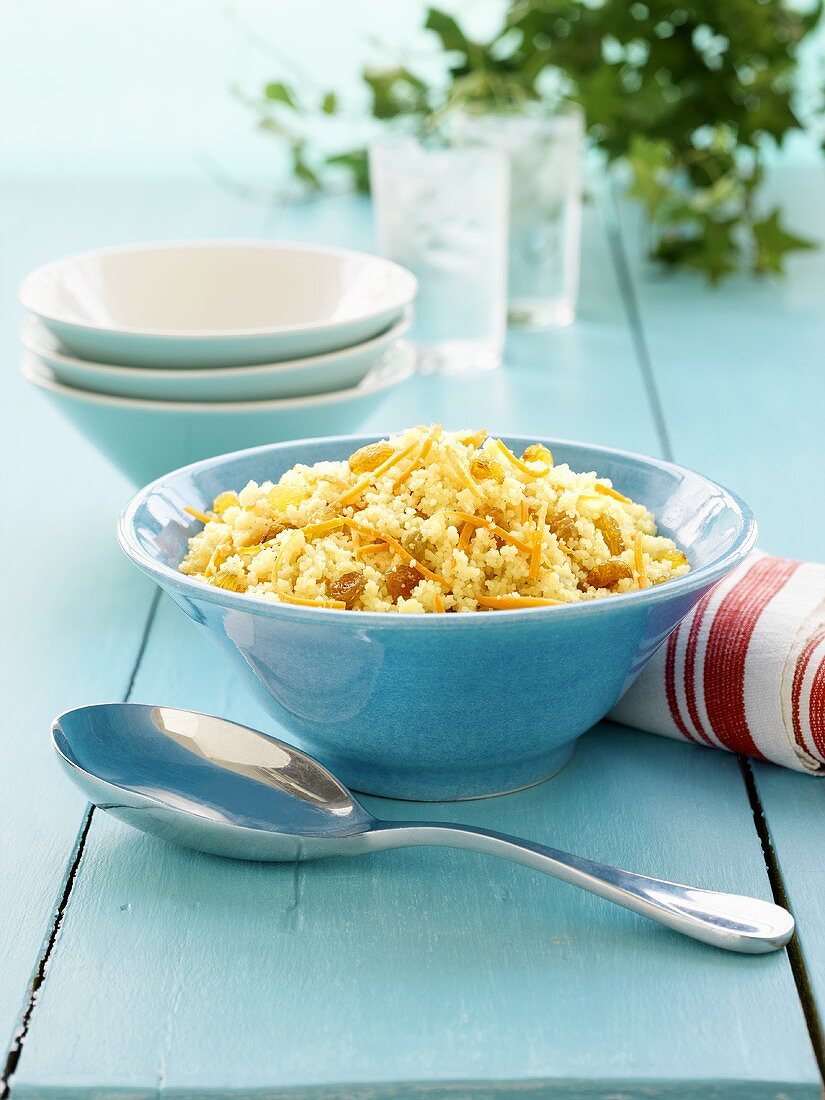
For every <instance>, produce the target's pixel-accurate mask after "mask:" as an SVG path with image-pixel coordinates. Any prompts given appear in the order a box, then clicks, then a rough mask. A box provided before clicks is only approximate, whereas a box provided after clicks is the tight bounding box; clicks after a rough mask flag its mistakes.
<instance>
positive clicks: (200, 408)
mask: <svg viewBox="0 0 825 1100" xmlns="http://www.w3.org/2000/svg"><path fill="white" fill-rule="evenodd" d="M389 355H390V361H389V362H388V363H385V364H383V365H382V366H380V367H379V368H377V369H373V371H372V372H370V374H367V375H366V377H364V378H363V379H362V380H361V381H360V382H359V383H358V385H357V386H350V387H349V388H348V389H344V390H328V391H327V392H326V393H319V394H310V395H309V396H307V397H271V398H267V399H266V400H265V401H160V400H159V401H150V400H148V399H147V398H143V397H115V396H113V395H112V394H107V393H97V392H96V391H94V390H81V389H77V387H75V386H67V385H66V384H65V382H59V381H58V380H57V379H56V378H55V377H54V371H52V370H50V368H49V367H47V366H40V365H39V364H38V365H35V361H36V358H37V357H36V356H34V355H32V354H31V352H27V353H26V354H25V355H24V356H23V358H22V360H21V362H20V371H21V373H22V375H23V377H24V378H25V379H26V381H27V382H31V384H32V385H34V386H38V387H39V388H40V389H42V390H51V391H52V392H53V393H59V394H62V395H63V396H65V397H68V398H69V399H70V400H74V401H81V402H87V403H89V404H93V405H111V406H115V407H116V408H125V409H148V410H151V411H152V412H160V413H164V412H169V413H180V412H198V413H209V414H215V415H218V414H220V413H225V412H245V411H249V412H253V411H257V410H260V409H299V408H306V407H307V406H310V405H331V404H340V403H341V402H344V401H354V400H356V399H358V398H361V397H367V396H369V395H370V394H373V393H380V392H381V391H382V390H386V389H389V388H390V387H391V386H396V385H398V384H399V383H400V382H404V381H406V379H408V378H409V377H410V376H411V375H413V374H414V373H415V365H416V355H415V349H414V348H413V346H412V344H410V343H408V342H407V341H406V340H399V341H398V343H397V344H396V345H395V347H394V348H392V349H391V351H390V352H389Z"/></svg>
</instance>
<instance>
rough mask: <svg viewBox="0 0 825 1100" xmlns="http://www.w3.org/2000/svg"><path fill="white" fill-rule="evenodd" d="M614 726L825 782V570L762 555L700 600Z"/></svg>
mask: <svg viewBox="0 0 825 1100" xmlns="http://www.w3.org/2000/svg"><path fill="white" fill-rule="evenodd" d="M610 717H611V718H613V719H615V720H616V721H617V722H622V723H624V724H625V725H628V726H635V727H637V728H638V729H643V730H648V731H649V732H651V733H659V734H663V735H664V736H665V737H675V738H678V739H681V740H684V741H693V742H695V743H696V744H698V745H709V746H711V747H712V748H717V749H727V750H728V751H729V752H738V753H744V754H745V755H746V756H755V757H757V758H758V759H760V760H771V761H773V763H775V764H782V765H783V766H784V767H786V768H794V769H795V770H796V771H800V772H808V773H810V774H815V775H825V565H816V564H812V563H809V562H796V561H788V560H787V559H785V558H772V557H769V556H768V555H767V554H763V553H761V551H758V550H757V551H755V552H754V553H753V554H752V555H751V556H750V557H749V558H747V560H746V561H744V562H743V563H742V565H740V566H739V568H738V569H736V570H735V571H734V572H733V573H732V574H731V575H730V576H729V577H727V578H726V579H725V580H723V581H721V582H720V583H719V584H718V585H716V586H715V587H714V588H713V589H711V591H710V592H708V593H707V594H706V595H705V596H703V597H702V599H701V600H700V601H699V603H698V604H697V605H696V607H695V608H694V609H693V611H692V612H691V613H690V614H689V615H688V616H687V618H686V619H684V621H683V622H682V623H681V624H680V625H679V626H678V627H677V628H676V630H674V632H673V633H672V634H671V635H670V637H669V638H668V640H667V642H665V644H664V645H663V646H661V648H660V649H659V650H658V651H657V653H656V654H655V655H654V656H653V658H652V659H651V661H650V663H649V664H648V665H646V666H645V668H644V670H643V671H642V673H641V675H640V676H639V678H638V680H637V681H636V682H635V684H634V685H633V687H631V689H630V691H629V692H628V693H627V695H625V696H624V698H622V699H621V700H620V702H619V704H618V706H616V707H615V708H614V710H613V711H612V712H611V714H610Z"/></svg>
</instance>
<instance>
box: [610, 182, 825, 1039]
mask: <svg viewBox="0 0 825 1100" xmlns="http://www.w3.org/2000/svg"><path fill="white" fill-rule="evenodd" d="M765 201H766V208H768V207H770V205H772V204H773V203H777V204H780V205H782V206H783V208H784V210H785V212H786V217H787V220H788V224H789V226H790V227H791V229H792V230H793V231H796V232H799V233H804V234H806V235H808V236H813V237H814V238H816V239H817V240H818V241H819V242H820V244H821V245H823V244H825V175H824V174H823V173H822V171H821V169H820V168H817V167H813V168H809V169H793V170H791V169H780V170H777V171H776V172H775V173H774V175H773V176H772V178H771V179H770V180H769V181H768V190H767V194H766V197H765ZM622 213H623V214H624V213H625V210H624V209H623V210H622ZM624 229H625V232H624V245H625V248H626V250H627V254H628V257H629V259H630V267H631V269H632V272H633V290H634V293H635V295H636V299H637V301H638V304H639V310H640V315H641V322H642V338H643V341H644V344H645V345H646V347H647V349H648V350H649V355H650V361H651V364H652V367H653V372H654V376H655V382H656V386H657V387H658V390H659V394H660V395H661V400H662V403H663V408H664V412H665V417H666V421H667V426H668V430H669V432H670V435H671V439H672V442H673V448H674V452H675V457H676V460H677V461H679V462H684V463H685V464H686V465H689V466H694V467H696V468H699V469H702V470H704V471H706V472H707V473H709V474H710V475H711V476H712V477H715V478H718V479H719V480H720V481H722V482H724V483H726V484H727V485H729V486H730V487H731V488H733V489H734V490H736V491H737V492H739V493H740V494H741V495H742V496H743V497H744V498H745V500H747V501H748V503H749V504H750V505H751V507H752V508H753V510H754V512H755V513H756V517H757V520H758V522H759V527H760V545H761V546H762V547H763V548H764V549H765V550H767V551H769V552H771V553H774V554H779V555H784V556H786V557H791V558H799V559H803V560H804V559H806V558H810V559H813V560H816V561H822V560H823V547H825V505H823V497H822V492H821V489H820V488H819V484H820V481H821V471H822V469H823V464H824V463H825V434H823V416H825V369H823V368H825V313H823V307H822V303H823V292H825V251H823V250H819V251H816V252H811V253H802V254H799V255H797V256H795V257H794V258H792V259H791V260H790V261H789V264H788V273H787V277H786V278H785V279H784V280H783V281H781V282H780V281H777V280H765V281H764V282H762V283H756V284H754V283H753V282H751V281H746V280H734V281H731V282H730V283H729V284H726V285H725V286H724V287H723V288H722V289H720V290H719V291H711V290H708V289H707V288H705V287H704V286H702V285H701V283H700V282H699V280H698V279H697V280H694V281H691V280H689V279H684V278H680V279H666V278H662V277H661V276H660V277H658V278H656V277H654V276H653V275H652V273H651V272H650V271H645V270H644V269H643V268H642V267H641V266H640V265H639V263H638V259H639V257H638V251H636V250H635V248H634V241H635V242H636V243H638V237H637V236H634V232H633V230H632V228H631V227H630V224H629V223H628V221H627V220H625V225H624ZM695 751H696V752H705V751H706V750H704V749H696V750H695ZM749 766H750V765H749ZM752 767H753V773H754V778H755V783H756V789H757V792H758V795H759V799H760V801H761V806H762V812H763V814H764V818H765V821H766V825H767V829H768V831H769V833H770V837H771V841H772V844H773V848H774V852H775V856H776V859H777V862H778V865H779V869H780V872H781V875H782V879H783V882H784V886H785V889H786V891H787V895H788V898H789V901H790V904H791V907H792V908H793V911H794V913H795V915H796V918H797V922H798V927H799V932H798V942H799V945H800V948H801V953H802V957H803V961H804V964H805V971H806V973H805V974H804V975H803V976H802V980H803V982H807V983H810V986H811V990H812V993H813V995H814V997H815V1000H816V1005H817V1008H818V1017H819V1018H818V1019H815V1018H813V1014H812V1019H811V1025H812V1028H813V1030H814V1034H815V1036H816V1039H817V1042H818V1043H819V1044H820V1050H823V1049H825V1036H824V1035H823V1032H822V1024H821V1021H822V1020H823V1018H825V871H823V860H822V852H823V850H825V784H823V783H821V782H820V781H819V780H818V779H815V778H809V777H807V776H799V775H795V774H791V773H788V772H785V771H782V770H781V769H780V768H777V767H774V766H772V765H770V764H762V765H759V764H757V765H753V766H752Z"/></svg>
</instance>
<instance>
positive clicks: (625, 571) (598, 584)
mask: <svg viewBox="0 0 825 1100" xmlns="http://www.w3.org/2000/svg"><path fill="white" fill-rule="evenodd" d="M632 576H633V571H632V569H631V568H630V566H629V565H625V563H624V562H623V561H616V559H615V558H611V559H610V561H603V562H600V563H599V564H598V565H594V566H593V568H592V569H591V570H590V572H589V573H588V574H587V577H586V583H587V585H588V587H589V588H612V587H613V585H614V584H616V583H617V582H618V581H622V580H626V579H627V578H628V577H632Z"/></svg>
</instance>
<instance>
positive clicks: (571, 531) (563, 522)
mask: <svg viewBox="0 0 825 1100" xmlns="http://www.w3.org/2000/svg"><path fill="white" fill-rule="evenodd" d="M547 526H548V527H549V528H550V530H551V531H552V532H553V534H554V535H555V536H556V538H557V539H558V540H559V541H560V542H565V543H568V544H570V543H573V542H575V541H576V540H577V539H578V537H579V531H578V528H577V527H576V522H575V520H574V519H573V517H572V516H568V515H567V513H566V512H559V513H558V514H557V515H555V516H550V517H549V518H548V520H547Z"/></svg>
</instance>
